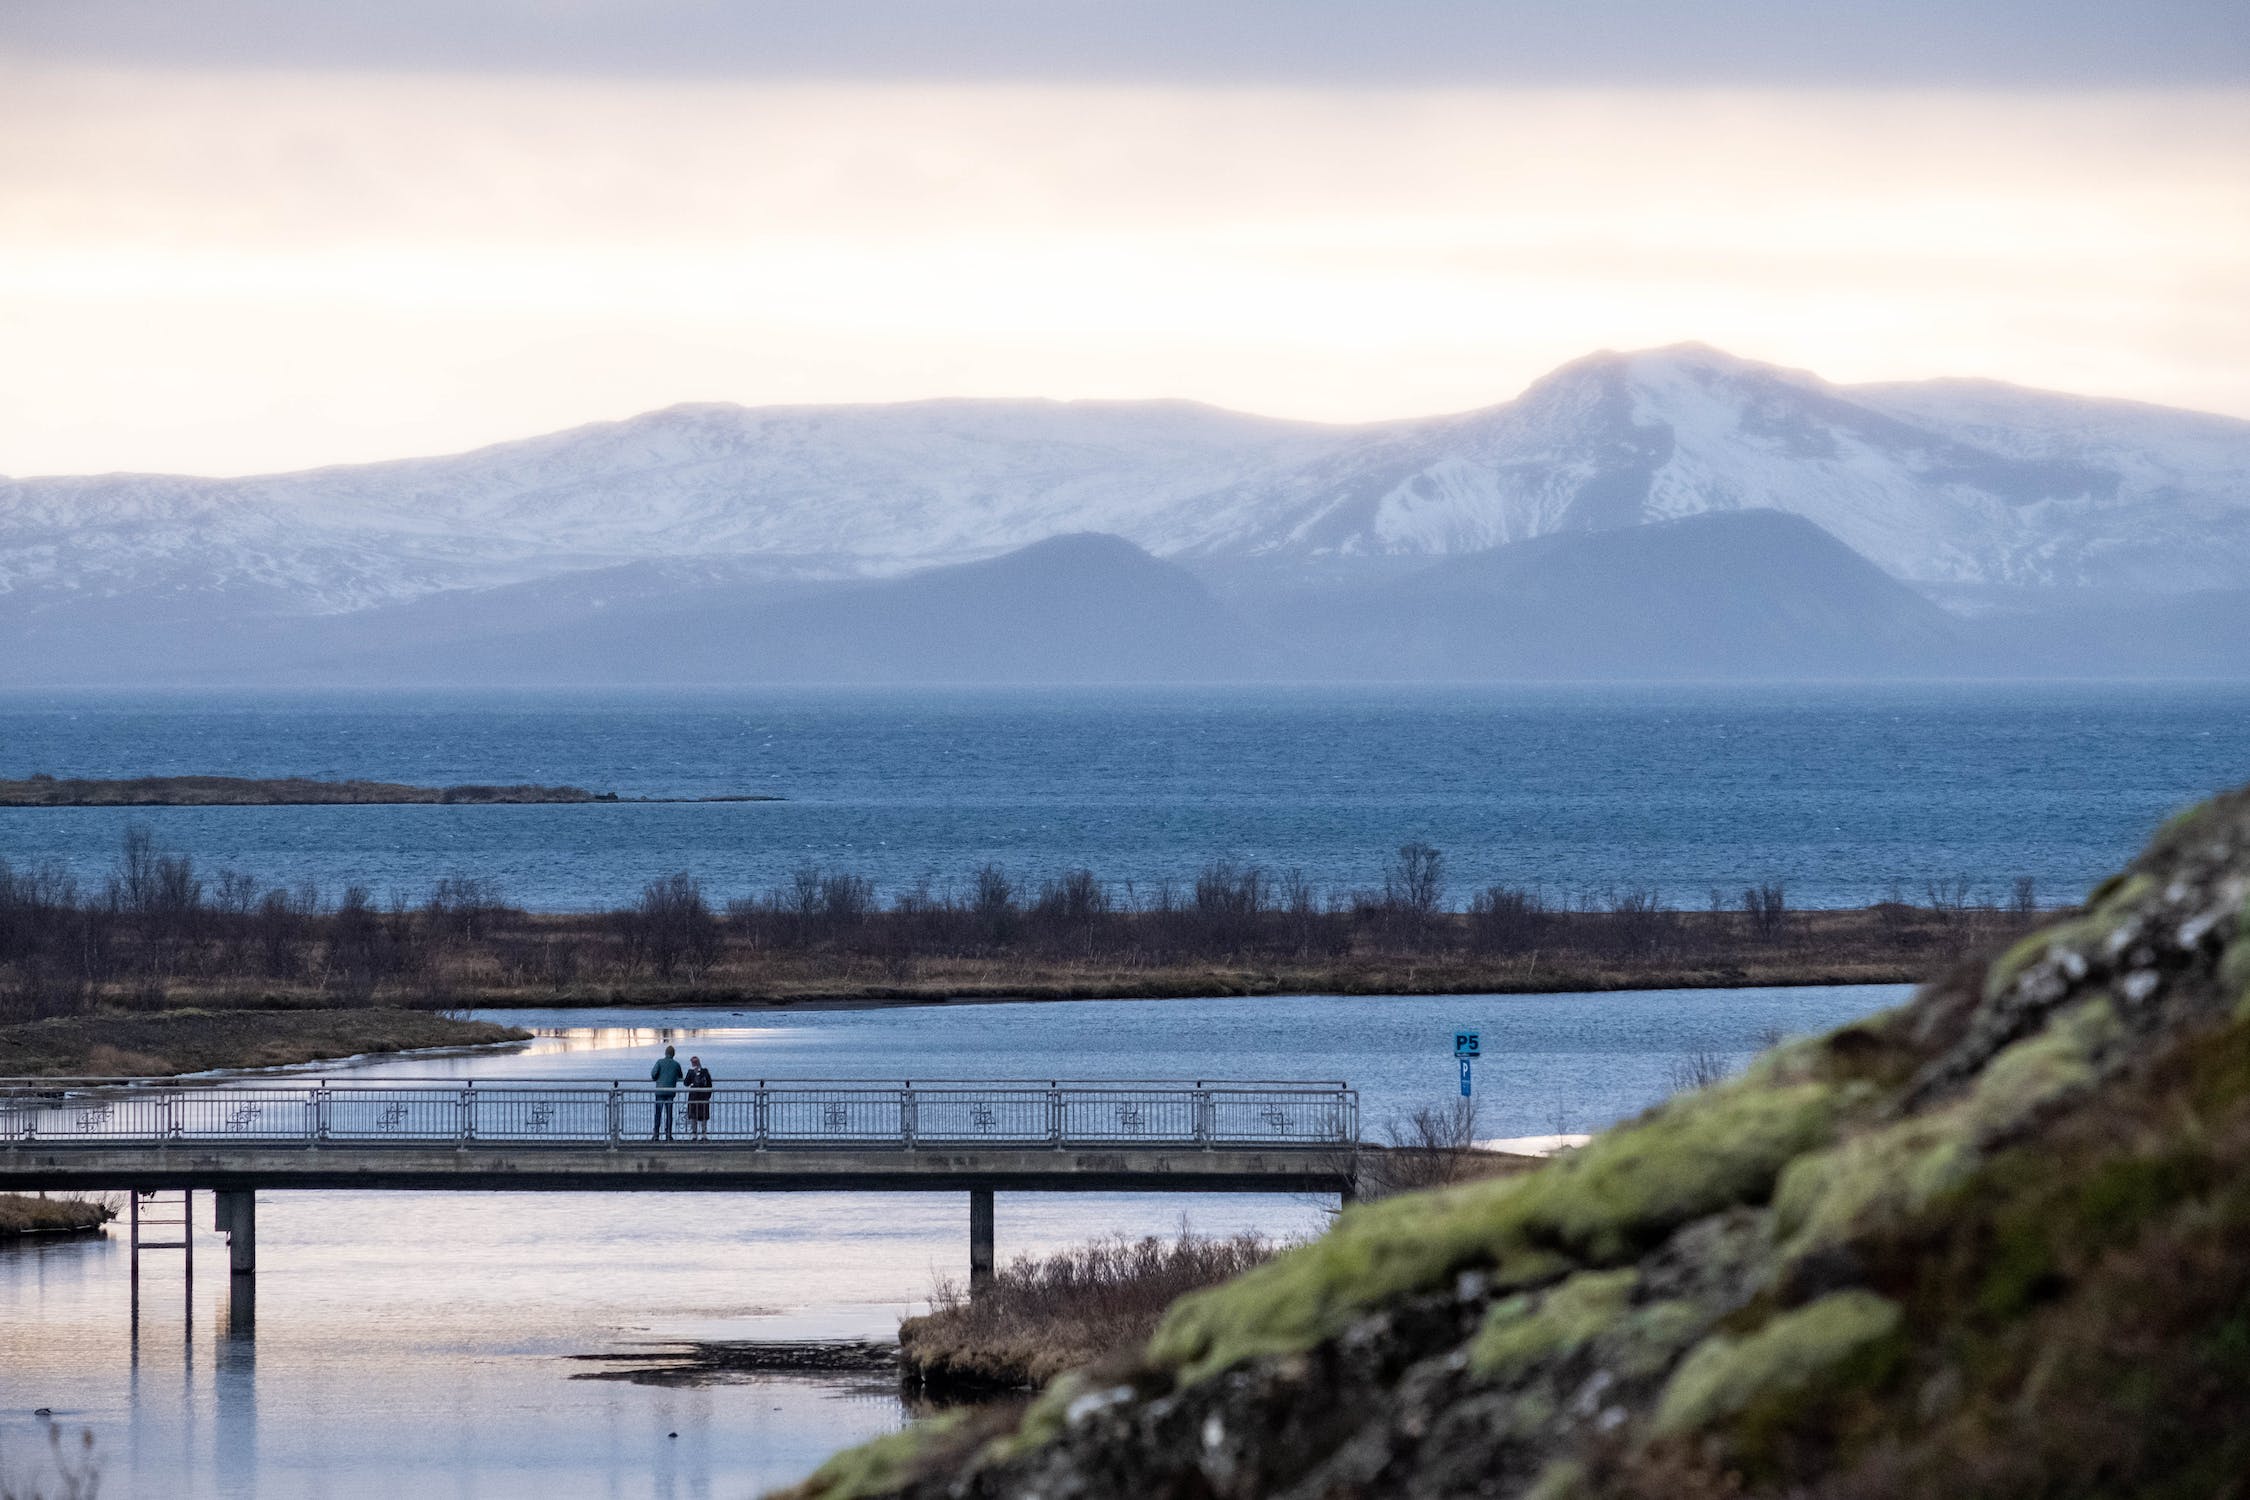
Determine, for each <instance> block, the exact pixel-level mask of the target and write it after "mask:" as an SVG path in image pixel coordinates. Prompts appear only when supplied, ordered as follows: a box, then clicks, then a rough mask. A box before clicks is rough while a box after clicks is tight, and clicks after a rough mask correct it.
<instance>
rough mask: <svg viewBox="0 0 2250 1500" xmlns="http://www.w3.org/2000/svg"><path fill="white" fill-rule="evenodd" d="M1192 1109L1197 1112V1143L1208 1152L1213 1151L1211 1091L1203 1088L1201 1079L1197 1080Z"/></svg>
mask: <svg viewBox="0 0 2250 1500" xmlns="http://www.w3.org/2000/svg"><path fill="white" fill-rule="evenodd" d="M1192 1108H1193V1109H1194V1112H1195V1143H1196V1144H1197V1145H1198V1146H1201V1147H1202V1148H1203V1149H1204V1150H1206V1151H1208V1150H1210V1149H1211V1124H1212V1120H1211V1091H1210V1090H1209V1089H1207V1088H1205V1087H1204V1086H1203V1080H1202V1079H1200V1078H1198V1079H1197V1080H1195V1103H1194V1105H1193V1106H1192Z"/></svg>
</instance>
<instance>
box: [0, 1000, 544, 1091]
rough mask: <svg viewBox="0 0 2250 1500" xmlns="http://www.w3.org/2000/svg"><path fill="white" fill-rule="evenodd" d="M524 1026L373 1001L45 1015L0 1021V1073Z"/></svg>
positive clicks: (497, 1036)
mask: <svg viewBox="0 0 2250 1500" xmlns="http://www.w3.org/2000/svg"><path fill="white" fill-rule="evenodd" d="M530 1035H531V1034H530V1033H529V1032H527V1031H520V1030H518V1029H516V1028H515V1027H513V1026H496V1025H494V1024H492V1023H491V1022H489V1021H463V1020H455V1019H452V1018H450V1017H446V1016H439V1015H432V1014H430V1013H429V1012H428V1011H416V1010H392V1009H382V1008H373V1007H370V1008H365V1009H356V1010H286V1011H273V1010H250V1011H240V1010H238V1011H226V1010H221V1011H206V1010H171V1011H158V1012H153V1013H141V1014H135V1013H122V1014H121V1013H114V1012H105V1013H103V1014H100V1015H77V1016H50V1017H48V1018H47V1019H45V1020H41V1021H29V1022H24V1023H21V1024H18V1025H14V1026H0V1075H4V1076H9V1077H21V1078H47V1077H63V1078H107V1077H153V1076H155V1075H157V1074H161V1073H200V1072H203V1071H205V1070H207V1069H211V1068H272V1067H281V1066H284V1065H286V1064H290V1063H305V1062H319V1061H322V1060H324V1059H328V1058H337V1057H356V1056H358V1055H360V1054H361V1053H366V1052H405V1051H409V1050H412V1049H415V1048H420V1047H475V1046H487V1045H490V1044H492V1043H494V1042H507V1041H523V1040H528V1039H529V1037H530Z"/></svg>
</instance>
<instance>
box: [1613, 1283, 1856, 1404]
mask: <svg viewBox="0 0 2250 1500" xmlns="http://www.w3.org/2000/svg"><path fill="white" fill-rule="evenodd" d="M1899 1322H1900V1312H1899V1307H1898V1304H1897V1303H1895V1302H1891V1301H1889V1300H1888V1299H1886V1298H1883V1297H1878V1296H1876V1295H1875V1294H1874V1293H1873V1292H1865V1291H1848V1292H1836V1293H1833V1294H1831V1295H1829V1296H1826V1297H1823V1298H1821V1299H1820V1300H1819V1301H1818V1302H1814V1303H1811V1304H1809V1305H1807V1306H1805V1307H1800V1308H1798V1309H1796V1310H1795V1311H1793V1312H1787V1313H1783V1314H1782V1315H1781V1316H1779V1317H1777V1318H1774V1319H1773V1320H1772V1321H1770V1322H1768V1323H1767V1324H1766V1325H1765V1326H1764V1327H1763V1328H1761V1329H1759V1330H1758V1331H1757V1332H1756V1333H1753V1334H1751V1335H1750V1336H1749V1337H1747V1338H1742V1339H1735V1338H1729V1337H1727V1336H1725V1335H1723V1334H1721V1335H1714V1336H1713V1337H1711V1338H1708V1339H1705V1340H1704V1341H1703V1342H1702V1343H1700V1344H1698V1345H1696V1347H1695V1351H1694V1352H1693V1353H1691V1354H1690V1355H1688V1357H1687V1359H1686V1361H1685V1362H1684V1363H1682V1364H1681V1366H1680V1368H1679V1370H1678V1371H1677V1372H1676V1373H1675V1374H1674V1375H1673V1376H1672V1379H1671V1381H1670V1382H1669V1383H1668V1384H1667V1385H1666V1386H1665V1387H1664V1394H1663V1397H1662V1398H1661V1399H1660V1400H1659V1401H1658V1403H1657V1409H1656V1430H1657V1431H1658V1432H1659V1433H1662V1434H1668V1435H1669V1434H1679V1433H1687V1432H1695V1431H1699V1430H1702V1429H1706V1428H1709V1427H1711V1426H1712V1425H1714V1424H1716V1423H1718V1422H1721V1421H1724V1420H1726V1419H1727V1418H1730V1417H1734V1416H1738V1415H1740V1414H1742V1413H1744V1412H1747V1411H1749V1410H1750V1409H1751V1408H1752V1407H1753V1406H1764V1405H1770V1404H1773V1403H1776V1402H1791V1401H1796V1400H1800V1399H1803V1398H1805V1397H1807V1396H1809V1395H1811V1394H1813V1393H1814V1392H1816V1391H1818V1390H1822V1389H1826V1388H1829V1387H1832V1386H1834V1385H1836V1384H1838V1383H1840V1382H1842V1381H1845V1380H1848V1379H1849V1377H1850V1376H1851V1375H1853V1374H1854V1373H1857V1372H1858V1371H1859V1369H1860V1368H1861V1367H1862V1366H1863V1364H1864V1363H1865V1361H1866V1357H1867V1356H1869V1355H1871V1354H1873V1353H1875V1352H1876V1351H1877V1350H1878V1349H1879V1347H1880V1346H1881V1345H1883V1344H1885V1343H1886V1342H1887V1341H1888V1340H1890V1338H1891V1336H1892V1335H1893V1334H1895V1333H1896V1332H1897V1331H1898V1328H1899Z"/></svg>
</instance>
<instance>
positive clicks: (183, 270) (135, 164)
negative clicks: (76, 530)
mask: <svg viewBox="0 0 2250 1500" xmlns="http://www.w3.org/2000/svg"><path fill="white" fill-rule="evenodd" d="M2244 16H2245V9H2244V7H2243V6H2242V5H2241V4H2240V3H2239V0H2235V3H2228V4H2217V3H2201V0H2174V3H2158V4H2139V5H2134V6H2124V5H2118V4H2114V3H2101V4H2095V3H2080V0H2069V3H2057V0H2046V3H2039V4H2032V3H2017V0H2001V3H1987V4H1973V3H1966V0H1953V3H1950V4H1937V3H1925V0H1889V3H1884V4H1879V5H1877V4H1868V3H1865V0H1859V3H1853V4H1841V3H1827V0H1790V3H1779V0H1772V3H1752V0H1725V3H1717V4H1704V5H1689V4H1683V3H1681V0H1629V3H1628V0H1613V3H1602V0H1576V3H1563V0H1554V3H1539V4H1534V3H1520V0H1519V3H1506V0H1501V3H1493V0H1485V3H1476V0H1420V3H1375V0H1357V3H1341V0H1288V3H1284V0H1198V3H1182V0H1136V3H1126V4H1117V3H1096V0H861V3H853V0H823V3H802V0H788V3H776V0H748V3H745V0H664V3H656V0H630V3H628V0H486V3H482V4H478V3H471V0H443V3H441V0H385V3H382V4H368V3H342V0H235V3H225V0H213V3H199V0H0V353H4V356H5V357H4V358H0V472H7V473H15V474H31V473H55V472H77V471H95V470H108V469H117V468H148V469H182V470H193V471H201V472H214V473H226V472H251V471H256V470H261V469H268V468H275V467H286V466H297V465H305V464H313V463H320V462H329V461H342V460H353V459H364V458H376V457H386V456H396V455H403V454H408V453H420V452H433V451H440V450H445V449H451V448H458V447H463V446H468V445H471V444H474V443H478V442H484V441H490V440H494V439H498V438H504V437H510V436H517V435H523V434H528V433H531V432H535V431H541V430H545V429H549V428H554V427H559V426H565V425H569V424H571V423H574V422H579V421H585V420H589V419H593V418H598V417H610V416H621V415H626V414H629V413H631V412H633V411H637V410H642V409H646V408H648V407H653V406H660V405H665V404H668V403H671V402H674V401H683V400H734V401H743V402H752V403H755V402H768V401H855V400H895V399H904V398H911V397H916V396H926V395H1040V396H1058V397H1073V396H1157V395H1177V396H1192V397H1197V398H1201V399H1205V400H1211V401H1217V402H1221V403H1223V404H1227V405H1231V406H1237V407H1243V408H1248V409H1253V410H1260V411H1268V412H1274V413H1279V414H1285V415H1296V416H1305V417H1313V418H1321V419H1336V420H1348V419H1355V418H1368V417H1378V416H1394V415H1403V414H1409V413H1417V412H1434V411H1440V410H1452V409H1460V408H1464V407H1469V406H1476V405H1482V404H1486V403H1489V402H1493V401H1497V400H1502V399H1505V398H1506V397H1508V396H1510V395H1512V394H1514V393H1515V392H1516V391H1517V390H1519V389H1520V388H1521V387H1522V386H1523V384H1524V383H1525V382H1526V381H1528V380H1530V379H1532V378H1534V377H1536V376H1537V375H1538V374H1540V373H1541V372H1543V371H1544V370H1545V369H1547V368H1549V367H1551V366H1553V365H1554V364H1556V363H1559V362H1561V361H1562V360H1565V359H1568V358H1571V357H1574V356H1576V355H1578V354H1582V353H1584V352H1586V351H1588V350H1590V349H1594V348H1599V347H1638V346H1645V345H1652V344H1661V343H1669V342H1674V341H1678V340H1682V339H1701V340H1705V341H1708V342H1712V343H1716V344H1719V345H1722V346H1724V347H1728V348H1731V349H1733V350H1734V351H1735V352H1737V353H1740V354H1744V355H1748V356H1752V357H1758V358H1767V359H1773V360H1776V361H1779V362H1783V363H1788V364H1792V365H1798V366H1804V367H1809V368H1812V369H1815V370H1818V371H1820V372H1821V373H1823V374H1826V375H1829V376H1831V377H1832V378H1837V379H1846V380H1856V379H1888V378H1906V377H1914V376H1922V375H1935V374H1988V375H1995V376H2000V377H2003V378H2007V379H2013V380H2017V381H2021V382H2024V383H2029V384H2039V385H2049V386H2057V387H2062V388H2068V389H2077V390H2084V391H2089V392H2095V393H2101V394H2115V395H2123V396H2131V397H2136V398H2140V399H2147V400H2157V401H2166V402H2172V403H2177V404H2182V405H2192V406H2200V407H2204V408H2208V409H2212V410H2220V411H2227V412H2232V413H2235V414H2238V415H2243V416H2250V361H2245V360H2243V359H2242V357H2241V351H2242V349H2243V348H2244V347H2246V344H2250V21H2246V20H2245V19H2244Z"/></svg>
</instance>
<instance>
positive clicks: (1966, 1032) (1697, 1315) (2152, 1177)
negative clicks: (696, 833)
mask: <svg viewBox="0 0 2250 1500" xmlns="http://www.w3.org/2000/svg"><path fill="white" fill-rule="evenodd" d="M2246 900H2250V792H2238V793H2234V794H2231V795H2229V796H2227V797H2223V798H2219V799H2217V800H2215V801H2214V802H2212V803H2210V804H2207V805H2205V806H2204V807H2202V808H2200V809H2197V810H2196V811H2195V812H2194V813H2193V814H2192V815H2189V816H2183V817H2181V818H2178V819H2175V820H2173V821H2172V822H2171V823H2170V824H2168V825H2166V827H2165V828H2164V830H2162V831H2161V832H2160V833H2159V835H2158V837H2157V839H2156V840H2155V842H2154V843H2153V844H2152V845H2151V847H2150V849H2149V850H2148V852H2147V853H2146V854H2144V855H2143V856H2142V857H2141V858H2140V859H2139V860H2136V861H2135V862H2134V864H2133V866H2132V867H2131V868H2130V869H2129V870H2128V871H2126V872H2124V874H2123V875H2121V876H2120V877H2119V878H2118V879H2116V880H2113V881H2111V882H2109V883H2107V884H2105V885H2104V886H2103V887H2102V888H2101V889H2100V890H2098V891H2097V892H2096V893H2095V896H2094V898H2093V899H2092V900H2091V901H2090V902H2089V905H2088V909H2087V910H2086V911H2085V912H2084V913H2082V914H2079V915H2076V916H2073V917H2070V918H2067V919H2065V920H2063V921H2060V922H2058V923H2056V924H2055V925H2053V926H2052V927H2049V928H2048V929H2046V930H2044V931H2042V932H2040V933H2038V934H2035V935H2034V936H2033V937H2031V938H2029V939H2027V940H2025V941H2024V942H2023V943H2020V944H2017V945H2016V946H2014V947H2013V948H2011V949H2010V950H2009V951H2008V952H2006V953H2005V954H2002V955H2000V956H1999V957H1998V958H1997V959H1996V960H1995V961H1994V962H1993V963H1991V964H1990V965H1988V966H1986V967H1985V968H1983V969H1982V970H1981V971H1978V972H1974V973H1963V974H1961V975H1959V976H1956V977H1955V978H1953V979H1950V980H1947V981H1945V982H1941V983H1939V984H1936V985H1932V986H1930V987H1929V988H1927V989H1926V990H1925V991H1923V992H1922V993H1921V994H1920V995H1918V996H1917V997H1916V998H1915V1000H1914V1002H1913V1003H1911V1004H1910V1005H1908V1006H1906V1007H1904V1008H1902V1009H1901V1010H1899V1011H1896V1012H1892V1013H1890V1014H1888V1015H1885V1016H1881V1017H1876V1018H1872V1019H1870V1020H1868V1021H1863V1022H1860V1023H1858V1024H1857V1025H1855V1026H1851V1027H1846V1028H1844V1029H1843V1030H1841V1031H1839V1032H1836V1033H1834V1034H1832V1035H1831V1036H1829V1037H1826V1038H1821V1039H1817V1040H1814V1041H1810V1042H1803V1043H1797V1044H1793V1045H1791V1046H1788V1047H1785V1048H1782V1049H1778V1050H1777V1051H1776V1052H1774V1053H1772V1054H1769V1055H1768V1056H1767V1057H1765V1058H1763V1059H1761V1060H1760V1061H1759V1062H1758V1063H1757V1064H1755V1065H1754V1066H1753V1067H1752V1068H1751V1069H1749V1070H1748V1071H1747V1072H1746V1073H1745V1074H1744V1075H1743V1076H1742V1077H1741V1078H1740V1079H1737V1080H1735V1081H1733V1082H1731V1083H1729V1084H1726V1085H1723V1086H1720V1087H1718V1088H1714V1089H1711V1090H1708V1091H1705V1092H1704V1093H1701V1094H1697V1095H1692V1096H1688V1097H1684V1098H1680V1099H1676V1100H1673V1101H1671V1102H1670V1103H1668V1104H1666V1105H1663V1106H1661V1107H1659V1108H1658V1109H1656V1110H1653V1111H1651V1112H1650V1113H1649V1114H1647V1115H1645V1116H1643V1117H1642V1118H1641V1119H1639V1120H1636V1121H1632V1122H1629V1123H1627V1124H1625V1125H1622V1126H1620V1127H1618V1128H1616V1129H1614V1130H1612V1131H1610V1132H1608V1133H1607V1134H1605V1135H1603V1136H1601V1137H1600V1138H1598V1139H1597V1140H1596V1141H1594V1142H1593V1143H1592V1144H1590V1145H1589V1146H1588V1147H1586V1148H1585V1149H1584V1150H1582V1151H1580V1152H1577V1153H1574V1154H1573V1155H1572V1156H1570V1157H1568V1158H1564V1159H1562V1160H1559V1161H1556V1162H1554V1163H1551V1164H1549V1165H1548V1166H1546V1167H1544V1168H1542V1169H1541V1170H1539V1171H1537V1172H1533V1173H1530V1174H1526V1175H1523V1176H1518V1177H1512V1178H1507V1179H1501V1180H1495V1181H1487V1182H1480V1183H1475V1184H1471V1185H1468V1186H1464V1187H1457V1188H1451V1189H1447V1190H1443V1191H1439V1192H1434V1193H1427V1194H1420V1195H1414V1196H1409V1197H1402V1198H1397V1199H1392V1200H1388V1201H1386V1202H1383V1203H1379V1204H1372V1205H1368V1206H1365V1207H1360V1208H1355V1209H1352V1210H1350V1211H1349V1212H1347V1213H1345V1214H1344V1215H1343V1216H1342V1218H1341V1219H1340V1221H1339V1222H1338V1223H1337V1225H1336V1226H1335V1228H1334V1229H1332V1230H1331V1231H1330V1233H1329V1234H1327V1235H1326V1236H1324V1237H1323V1238H1322V1239H1320V1240H1319V1241H1317V1242H1315V1243H1313V1244H1311V1245H1308V1246H1306V1247H1304V1248H1303V1249H1301V1250H1299V1251H1296V1252H1293V1253H1291V1254H1290V1255H1287V1256H1284V1257H1282V1258H1280V1259H1279V1260H1277V1261H1275V1262H1273V1263H1271V1264H1269V1265H1267V1266H1265V1267H1263V1268H1261V1269H1259V1270H1257V1271H1254V1272H1252V1273H1250V1274H1248V1275H1246V1276H1243V1277H1241V1278H1239V1279H1238V1280H1236V1281H1234V1282H1232V1283H1230V1284H1228V1285H1226V1286H1223V1287H1218V1288H1214V1289H1212V1290H1210V1291H1207V1292H1202V1293H1198V1294H1195V1295H1194V1296H1191V1297H1188V1298H1185V1299H1183V1300H1182V1301H1181V1302H1180V1303H1178V1304H1177V1305H1175V1307H1174V1308H1173V1309H1172V1311H1171V1313H1170V1314H1169V1315H1168V1317H1167V1318H1166V1320H1165V1322H1164V1323H1163V1325H1162V1327H1161V1329H1160V1330H1159V1332H1158V1333H1157V1335H1156V1337H1155V1338H1154V1340H1153V1341H1152V1342H1151V1344H1150V1346H1149V1348H1148V1349H1147V1350H1146V1351H1145V1353H1144V1354H1143V1355H1142V1356H1141V1357H1139V1358H1138V1359H1134V1360H1130V1361H1126V1362H1124V1363H1122V1364H1120V1365H1118V1366H1116V1367H1115V1368H1108V1369H1100V1370H1094V1371H1089V1372H1085V1373H1084V1374H1080V1375H1073V1376H1069V1377H1065V1378H1064V1379H1063V1380H1061V1381H1058V1382H1057V1383H1056V1384H1055V1385H1054V1386H1052V1387H1051V1388H1050V1389H1049V1390H1048V1391H1047V1392H1046V1393H1045V1394H1044V1395H1043V1396H1042V1397H1041V1398H1040V1399H1039V1400H1038V1401H1036V1402H1034V1403H1033V1404H1032V1405H1031V1406H1030V1407H1029V1408H1028V1410H1026V1411H1025V1412H1024V1413H1022V1414H1021V1416H1020V1417H1019V1418H1015V1419H1000V1418H995V1417H992V1416H990V1415H987V1416H984V1417H980V1418H975V1419H955V1420H954V1421H953V1422H952V1423H950V1424H948V1425H945V1426H940V1427H936V1428H932V1429H929V1430H927V1431H924V1430H921V1429H914V1430H910V1431H909V1433H907V1434H902V1435H900V1436H898V1437H896V1438H892V1439H886V1440H884V1441H883V1442H882V1443H880V1444H877V1445H873V1446H871V1447H870V1448H868V1449H863V1450H859V1451H858V1452H856V1453H854V1454H850V1455H844V1456H841V1457H839V1459H838V1460H836V1461H835V1462H834V1463H833V1464H831V1465H830V1466H829V1467H828V1468H826V1469H824V1470H822V1471H821V1473H820V1474H818V1475H816V1476H815V1477H814V1478H813V1479H812V1480H811V1481H809V1482H808V1483H807V1484H806V1485H805V1486H803V1487H802V1493H803V1494H804V1495H806V1496H808V1497H819V1500H845V1497H860V1496H876V1495H901V1496H911V1497H914V1500H937V1497H949V1500H972V1497H973V1500H1032V1497H1038V1500H1111V1497H1114V1500H1128V1497H1130V1500H1250V1497H1265V1496H1275V1497H1291V1500H1376V1497H1384V1500H1389V1497H1399V1500H1420V1497H1430V1500H1435V1497H1440V1496H1467V1495H1489V1496H1501V1497H1535V1500H1578V1497H1587V1500H1591V1497H1601V1496H1619V1497H1628V1500H1659V1497H1661V1500H1701V1497H1705V1496H1711V1497H1716V1496H1721V1495H1741V1494H1771V1495H1774V1496H1783V1495H1787V1496H1792V1497H1807V1500H1876V1497H1888V1496H1895V1495H1911V1494H1950V1493H1976V1494H1979V1495H1991V1496H2024V1497H2027V1500H2028V1497H2031V1496H2083V1497H2087V1500H2092V1497H2095V1496H2108V1495H2120V1494H2171V1495H2183V1496H2184V1495H2234V1496H2250V1486H2246V1484H2245V1478H2244V1476H2246V1475H2250V908H2246ZM979 1422H984V1423H986V1424H987V1425H988V1426H989V1425H990V1424H992V1423H994V1422H999V1423H1000V1424H1001V1427H1000V1429H999V1430H984V1429H981V1428H979V1427H978V1425H977V1424H978V1423H979Z"/></svg>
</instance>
